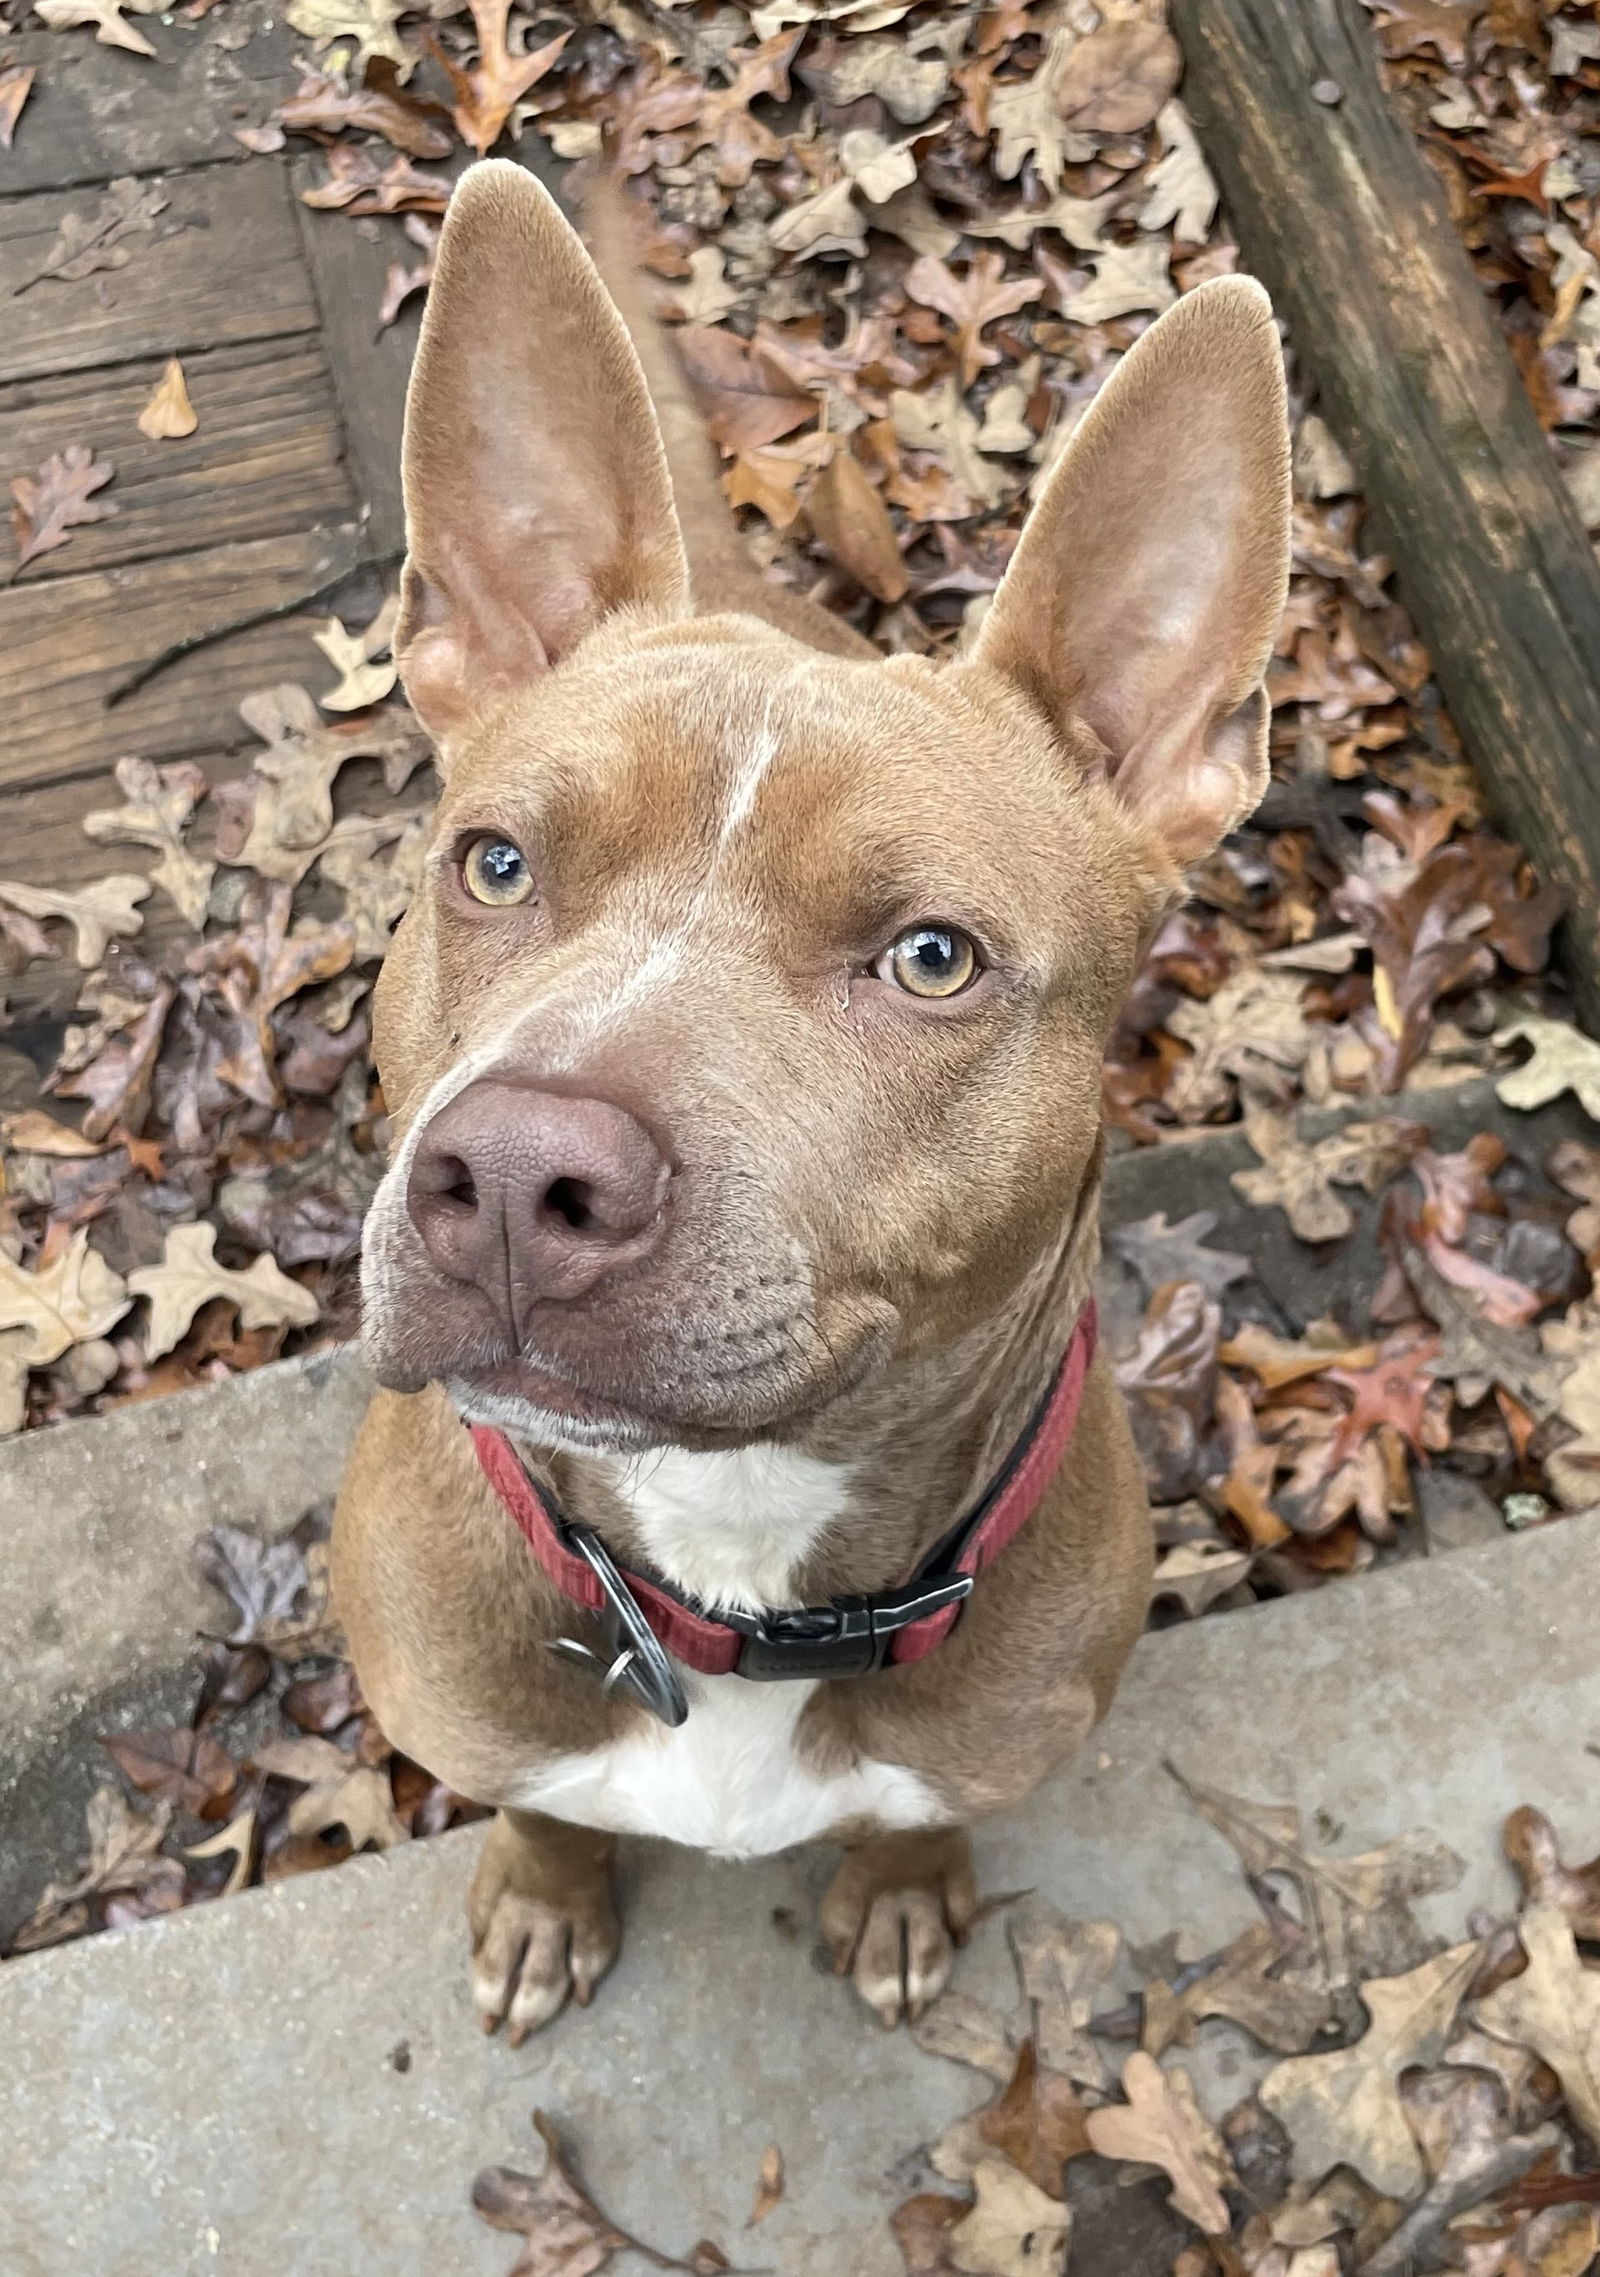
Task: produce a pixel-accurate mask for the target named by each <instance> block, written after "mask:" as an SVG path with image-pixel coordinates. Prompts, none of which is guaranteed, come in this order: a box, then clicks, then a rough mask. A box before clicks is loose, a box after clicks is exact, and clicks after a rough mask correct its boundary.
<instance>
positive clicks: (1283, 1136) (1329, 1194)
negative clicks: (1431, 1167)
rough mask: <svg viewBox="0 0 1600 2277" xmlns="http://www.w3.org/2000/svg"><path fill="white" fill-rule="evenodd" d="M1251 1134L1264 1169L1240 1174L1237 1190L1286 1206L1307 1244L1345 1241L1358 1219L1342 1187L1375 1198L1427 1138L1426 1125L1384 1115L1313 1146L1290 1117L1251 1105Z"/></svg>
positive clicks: (1266, 1205) (1261, 1204) (1260, 1203)
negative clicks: (1337, 1187) (1343, 1198)
mask: <svg viewBox="0 0 1600 2277" xmlns="http://www.w3.org/2000/svg"><path fill="white" fill-rule="evenodd" d="M1244 1126H1245V1135H1246V1136H1247V1137H1248V1139H1249V1141H1250V1144H1251V1145H1252V1146H1253V1147H1254V1148H1255V1150H1256V1152H1257V1154H1258V1155H1260V1157H1261V1165H1262V1166H1261V1168H1260V1169H1259V1170H1236V1171H1234V1172H1233V1174H1232V1179H1231V1183H1232V1185H1233V1187H1234V1190H1235V1192H1236V1193H1239V1194H1242V1195H1243V1196H1244V1198H1245V1200H1246V1201H1247V1202H1251V1203H1253V1204H1254V1205H1255V1207H1256V1208H1257V1209H1271V1208H1274V1207H1276V1208H1278V1209H1281V1210H1282V1211H1283V1213H1284V1215H1285V1216H1286V1217H1287V1218H1288V1220H1289V1223H1290V1225H1291V1226H1292V1228H1293V1229H1294V1231H1295V1232H1296V1233H1297V1234H1298V1235H1299V1237H1300V1239H1301V1240H1302V1241H1338V1240H1341V1239H1342V1238H1343V1237H1344V1235H1345V1234H1347V1233H1349V1231H1350V1230H1351V1228H1352V1227H1353V1225H1354V1224H1355V1219H1354V1217H1353V1216H1352V1214H1351V1212H1350V1210H1349V1208H1348V1207H1347V1206H1346V1204H1345V1203H1343V1202H1342V1201H1341V1200H1340V1199H1339V1197H1338V1195H1337V1194H1335V1193H1334V1191H1333V1188H1334V1186H1335V1185H1340V1186H1360V1187H1361V1188H1362V1189H1363V1190H1364V1191H1365V1192H1366V1193H1368V1194H1375V1193H1377V1192H1378V1190H1379V1188H1380V1187H1382V1186H1383V1185H1385V1184H1386V1183H1387V1182H1388V1181H1389V1180H1390V1179H1391V1178H1393V1177H1396V1176H1397V1175H1398V1174H1399V1172H1400V1171H1401V1170H1403V1169H1404V1168H1405V1166H1406V1164H1407V1162H1408V1161H1409V1160H1410V1159H1411V1157H1412V1156H1413V1155H1414V1154H1415V1153H1416V1151H1417V1149H1418V1147H1419V1146H1420V1145H1421V1144H1422V1142H1423V1139H1424V1138H1425V1136H1426V1132H1425V1130H1424V1127H1423V1126H1422V1125H1421V1124H1419V1123H1407V1122H1402V1121H1400V1120H1399V1119H1398V1118H1397V1117H1395V1116H1390V1115H1385V1116H1381V1117H1379V1118H1377V1119H1376V1120H1374V1121H1372V1122H1363V1123H1347V1124H1346V1125H1345V1127H1344V1129H1343V1130H1339V1131H1331V1132H1329V1134H1328V1135H1327V1137H1325V1138H1321V1139H1318V1140H1317V1142H1316V1144H1315V1145H1314V1146H1307V1145H1306V1144H1305V1143H1304V1141H1303V1140H1302V1139H1301V1138H1300V1137H1299V1134H1298V1132H1297V1130H1296V1127H1295V1122H1294V1118H1293V1117H1292V1116H1291V1115H1286V1114H1280V1113H1277V1112H1275V1111H1274V1110H1272V1109H1271V1108H1268V1107H1265V1106H1258V1105H1256V1104H1254V1103H1252V1102H1249V1101H1247V1103H1246V1106H1245V1113H1244Z"/></svg>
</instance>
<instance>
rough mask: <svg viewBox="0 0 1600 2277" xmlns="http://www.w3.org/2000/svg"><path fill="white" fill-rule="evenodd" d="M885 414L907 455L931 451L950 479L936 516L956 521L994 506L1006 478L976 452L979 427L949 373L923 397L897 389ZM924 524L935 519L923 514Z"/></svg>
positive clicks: (954, 378)
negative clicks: (949, 490) (949, 488)
mask: <svg viewBox="0 0 1600 2277" xmlns="http://www.w3.org/2000/svg"><path fill="white" fill-rule="evenodd" d="M889 413H890V417H891V418H892V419H893V421H894V432H895V435H896V437H897V439H898V440H899V441H900V442H901V443H903V444H904V445H905V447H906V449H907V450H909V451H932V452H933V453H934V454H935V456H936V457H938V458H939V459H941V460H942V461H943V462H944V465H945V467H946V469H947V471H948V472H949V474H950V475H951V477H952V478H953V489H954V495H953V496H952V497H951V498H950V499H949V500H948V502H947V503H946V505H945V507H944V508H943V509H942V510H941V517H937V518H944V519H952V520H956V521H962V520H965V519H966V517H967V516H968V515H970V514H974V513H977V512H978V511H979V510H980V509H982V508H984V507H993V506H998V505H999V503H1000V501H1001V499H1002V498H1004V496H1005V494H1006V490H1007V487H1008V485H1007V479H1006V477H1005V475H1004V474H1002V473H1001V471H1000V469H999V468H998V467H996V466H995V465H994V464H993V463H992V461H991V460H989V459H986V458H985V457H984V455H983V453H982V451H981V450H980V449H979V448H978V437H979V435H980V433H981V432H982V425H981V422H980V421H979V420H978V419H977V418H976V417H975V416H974V414H973V413H972V412H971V411H970V410H969V409H968V407H967V404H966V401H965V399H964V398H963V396H962V393H961V389H960V386H959V384H958V383H957V380H956V376H955V374H954V373H953V372H951V373H949V374H947V375H946V377H945V379H944V381H943V382H942V383H941V385H940V386H939V387H937V388H934V389H932V390H930V391H929V392H927V393H926V394H917V393H914V392H913V391H912V390H911V389H909V388H896V389H895V391H894V393H893V394H892V395H891V396H890V398H889ZM920 518H921V519H924V520H933V519H935V518H936V517H935V516H932V515H929V514H926V513H925V514H924V515H923V516H921V517H920Z"/></svg>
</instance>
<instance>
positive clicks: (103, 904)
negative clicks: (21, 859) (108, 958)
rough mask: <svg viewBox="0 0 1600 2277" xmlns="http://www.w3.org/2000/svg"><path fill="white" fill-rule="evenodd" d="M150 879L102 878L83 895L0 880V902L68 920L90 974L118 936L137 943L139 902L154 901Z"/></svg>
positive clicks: (79, 955) (33, 913)
mask: <svg viewBox="0 0 1600 2277" xmlns="http://www.w3.org/2000/svg"><path fill="white" fill-rule="evenodd" d="M149 895H150V880H149V879H148V878H140V877H132V876H126V877H125V876H122V875H121V874H116V875H113V876H111V877H105V878H96V879H95V880H94V882H93V883H92V884H91V885H87V886H85V887H84V888H83V890H82V891H81V892H79V893H64V892H62V893H58V892H56V891H55V890H54V889H53V888H51V887H49V886H31V885H23V884H22V883H21V882H20V881H18V880H15V879H11V878H0V901H8V902H10V903H11V905H12V907H13V908H15V909H20V910H23V911H25V912H26V914H27V915H28V916H29V917H62V918H65V919H66V921H67V923H68V924H69V925H70V926H71V927H72V929H73V933H74V936H75V940H76V953H77V960H78V963H79V965H80V966H82V968H83V969H84V971H85V972H87V971H89V970H91V969H92V967H94V966H95V965H97V964H99V963H100V962H101V960H102V959H103V958H104V956H105V953H106V947H107V944H108V943H109V942H110V940H111V939H112V937H113V935H115V936H116V938H117V939H119V940H131V939H132V938H133V936H134V934H135V933H137V932H138V930H139V928H140V927H141V925H143V923H144V919H143V917H142V916H141V915H140V914H139V906H138V905H139V903H140V902H141V901H146V900H148V899H149Z"/></svg>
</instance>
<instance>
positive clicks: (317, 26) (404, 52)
mask: <svg viewBox="0 0 1600 2277" xmlns="http://www.w3.org/2000/svg"><path fill="white" fill-rule="evenodd" d="M405 13H406V10H405V5H404V0H289V6H288V7H287V8H286V9H285V10H284V14H285V16H286V17H287V18H288V21H289V23H290V25H291V27H292V28H293V29H294V30H295V31H297V32H299V33H301V34H302V35H303V37H305V38H306V39H308V40H310V42H311V44H312V46H313V47H316V48H325V47H330V46H331V45H332V43H333V42H334V41H335V40H345V39H348V40H353V41H354V42H355V53H354V57H353V63H352V68H353V69H354V70H356V71H360V70H362V69H363V68H364V67H365V66H366V65H367V64H368V63H369V62H370V61H371V60H372V58H373V57H374V56H382V57H384V58H385V59H386V60H387V61H388V62H390V63H392V64H393V65H394V69H395V77H396V78H397V79H398V80H400V82H401V83H402V85H403V84H404V82H405V81H406V80H407V79H409V78H410V76H411V74H412V72H413V71H415V69H416V68H417V65H418V63H419V62H420V61H421V57H420V56H419V55H418V54H417V53H416V51H415V50H414V49H412V48H409V47H407V46H406V44H405V42H404V40H402V39H401V37H400V34H399V32H398V31H397V30H396V28H395V27H396V25H397V24H398V23H399V21H400V18H401V17H402V16H403V15H404V14H405Z"/></svg>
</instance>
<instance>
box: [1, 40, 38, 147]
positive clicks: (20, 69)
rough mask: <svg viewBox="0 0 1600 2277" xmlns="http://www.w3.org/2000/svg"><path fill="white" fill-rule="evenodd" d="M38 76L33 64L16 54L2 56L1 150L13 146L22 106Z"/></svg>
mask: <svg viewBox="0 0 1600 2277" xmlns="http://www.w3.org/2000/svg"><path fill="white" fill-rule="evenodd" d="M37 76H38V73H37V70H36V67H35V66H34V65H33V64H31V63H18V62H17V60H16V58H15V57H14V56H9V55H3V56H0V150H9V149H10V148H11V140H12V137H13V135H15V133H16V131H17V121H18V119H19V118H21V116H22V106H23V104H24V103H25V102H26V101H27V100H28V96H29V93H30V92H31V90H32V87H33V82H34V80H35V78H36V77H37Z"/></svg>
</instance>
